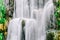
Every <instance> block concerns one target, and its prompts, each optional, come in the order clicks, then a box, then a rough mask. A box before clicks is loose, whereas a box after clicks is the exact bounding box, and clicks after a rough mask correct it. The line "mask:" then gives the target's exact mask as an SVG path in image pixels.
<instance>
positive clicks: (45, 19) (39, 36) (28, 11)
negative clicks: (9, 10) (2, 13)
mask: <svg viewBox="0 0 60 40" xmlns="http://www.w3.org/2000/svg"><path fill="white" fill-rule="evenodd" d="M40 1H41V2H40ZM46 2H47V1H46ZM15 3H16V4H15V6H16V7H15V10H14V14H13V15H14V16H13V17H15V18H16V19H13V20H12V21H11V22H10V23H9V27H8V36H7V40H9V39H10V40H20V39H21V29H22V28H21V27H22V26H21V22H22V20H24V21H25V35H26V36H25V40H45V39H46V28H47V27H48V25H49V24H51V21H50V17H51V16H53V17H52V20H53V25H54V21H55V20H54V5H53V2H52V0H49V1H48V2H47V3H46V4H45V5H44V8H43V0H15ZM30 18H31V19H30ZM35 20H36V21H35ZM50 26H51V25H50ZM13 28H14V29H13ZM10 31H11V32H10ZM9 36H10V37H9ZM14 36H15V37H14Z"/></svg>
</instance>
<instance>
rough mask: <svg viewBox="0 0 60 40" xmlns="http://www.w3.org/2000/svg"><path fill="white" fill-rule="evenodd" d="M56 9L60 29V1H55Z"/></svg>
mask: <svg viewBox="0 0 60 40" xmlns="http://www.w3.org/2000/svg"><path fill="white" fill-rule="evenodd" d="M55 5H56V9H55V13H54V14H55V17H56V24H57V25H58V30H59V29H60V1H59V0H58V2H56V3H55Z"/></svg>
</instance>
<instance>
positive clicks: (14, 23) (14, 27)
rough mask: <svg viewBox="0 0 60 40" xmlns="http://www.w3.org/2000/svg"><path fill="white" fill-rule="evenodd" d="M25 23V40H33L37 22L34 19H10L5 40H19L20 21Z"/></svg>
mask: <svg viewBox="0 0 60 40" xmlns="http://www.w3.org/2000/svg"><path fill="white" fill-rule="evenodd" d="M23 20H24V21H25V27H24V31H25V40H35V37H36V34H35V33H36V32H37V31H35V30H36V28H37V22H36V21H35V20H34V19H27V18H15V19H12V20H11V21H10V23H9V26H8V35H7V40H21V32H22V21H23Z"/></svg>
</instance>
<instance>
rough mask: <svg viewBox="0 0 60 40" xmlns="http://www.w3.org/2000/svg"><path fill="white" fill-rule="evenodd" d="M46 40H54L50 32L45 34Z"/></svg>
mask: <svg viewBox="0 0 60 40" xmlns="http://www.w3.org/2000/svg"><path fill="white" fill-rule="evenodd" d="M46 40H54V33H52V32H49V33H47V36H46Z"/></svg>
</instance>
